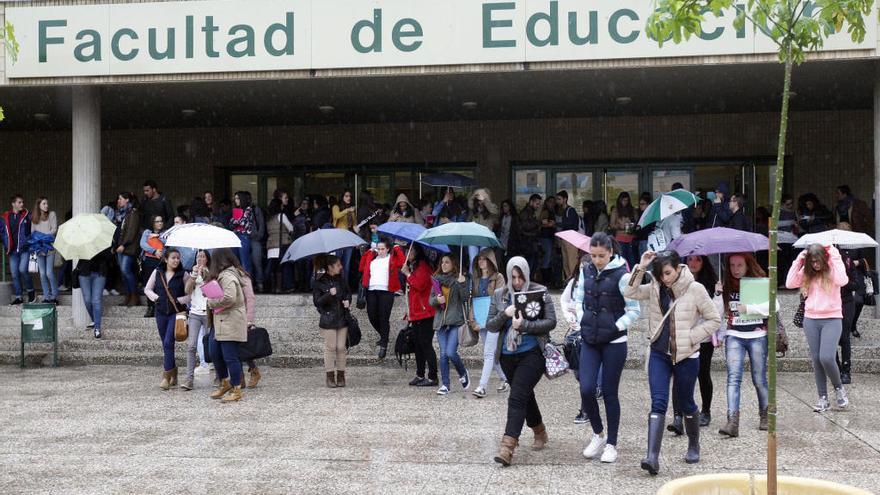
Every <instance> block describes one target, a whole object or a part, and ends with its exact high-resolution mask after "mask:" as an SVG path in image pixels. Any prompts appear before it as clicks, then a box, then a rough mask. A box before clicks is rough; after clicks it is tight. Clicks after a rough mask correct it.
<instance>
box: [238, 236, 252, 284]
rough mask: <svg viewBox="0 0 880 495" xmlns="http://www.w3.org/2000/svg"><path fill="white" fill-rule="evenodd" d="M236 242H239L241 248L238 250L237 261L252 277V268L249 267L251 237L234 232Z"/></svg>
mask: <svg viewBox="0 0 880 495" xmlns="http://www.w3.org/2000/svg"><path fill="white" fill-rule="evenodd" d="M235 235H237V236H238V240H240V241H241V247H240V248H238V253H237V254H238V261H239V262H240V263H241V266H242V267H243V268H244V270H245V271H246V272H248V274H249V275H253V269H254V267H252V266H251V236H250V235H248V234H244V233H241V232H236V233H235Z"/></svg>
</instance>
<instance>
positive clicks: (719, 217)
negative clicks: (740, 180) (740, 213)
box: [706, 181, 733, 229]
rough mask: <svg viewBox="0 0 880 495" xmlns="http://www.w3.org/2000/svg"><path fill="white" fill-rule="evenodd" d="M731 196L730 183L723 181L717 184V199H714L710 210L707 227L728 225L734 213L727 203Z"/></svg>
mask: <svg viewBox="0 0 880 495" xmlns="http://www.w3.org/2000/svg"><path fill="white" fill-rule="evenodd" d="M729 197H730V184H728V183H727V182H724V181H721V182H719V183H718V185H717V186H715V199H713V200H712V211H710V212H709V220H708V221H707V222H706V228H707V229H711V228H714V227H728V226H729V225H728V223H729V222H730V217H731V216H732V215H733V214H732V213H731V212H730V208H729V207H728V205H727V201H728V198H729Z"/></svg>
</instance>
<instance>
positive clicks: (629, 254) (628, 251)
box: [620, 242, 638, 270]
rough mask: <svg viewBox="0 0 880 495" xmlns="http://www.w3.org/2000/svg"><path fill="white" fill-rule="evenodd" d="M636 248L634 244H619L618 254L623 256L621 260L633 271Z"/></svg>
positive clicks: (635, 262)
mask: <svg viewBox="0 0 880 495" xmlns="http://www.w3.org/2000/svg"><path fill="white" fill-rule="evenodd" d="M637 249H638V247H637V246H636V244H635V243H634V242H621V243H620V254H621V255H622V256H623V259H625V260H626V262H627V263H628V264H629V268H630V270H632V269H634V268H635V266H636V264H637V263H638V260H636V250H637Z"/></svg>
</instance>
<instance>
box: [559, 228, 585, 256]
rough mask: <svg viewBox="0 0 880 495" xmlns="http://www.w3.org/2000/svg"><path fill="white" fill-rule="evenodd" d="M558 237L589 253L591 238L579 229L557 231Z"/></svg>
mask: <svg viewBox="0 0 880 495" xmlns="http://www.w3.org/2000/svg"><path fill="white" fill-rule="evenodd" d="M556 237H558V238H560V239H562V240H563V241H565V242H567V243H569V244H571V245H572V246H574V247H576V248H578V249H580V250H581V251H583V252H585V253H588V252H590V238H589V237H588V236H585V235H584V234H581V233H580V232H578V231H577V230H563V231H562V232H557V233H556Z"/></svg>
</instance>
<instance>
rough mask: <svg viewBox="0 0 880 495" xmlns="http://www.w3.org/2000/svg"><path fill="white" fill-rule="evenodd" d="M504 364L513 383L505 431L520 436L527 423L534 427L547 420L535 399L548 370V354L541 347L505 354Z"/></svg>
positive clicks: (509, 381) (502, 359)
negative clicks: (542, 378)
mask: <svg viewBox="0 0 880 495" xmlns="http://www.w3.org/2000/svg"><path fill="white" fill-rule="evenodd" d="M501 367H502V368H503V369H504V374H505V375H507V379H508V383H510V396H508V397H507V422H506V423H505V425H504V434H505V435H507V436H509V437H513V438H519V435H520V434H521V433H522V428H523V423H525V424H527V425H528V426H529V427H530V428H534V427H536V426H538V425H540V424H541V423H543V422H544V420H543V418H542V417H541V409H539V408H538V401H537V399H535V387H536V386H537V385H538V383H539V382H540V381H541V377H543V376H544V370H545V369H546V366H545V361H544V354H542V353H541V351H540V350H539V349H537V348H535V349H531V350H528V351H525V352H522V353H519V354H502V355H501Z"/></svg>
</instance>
